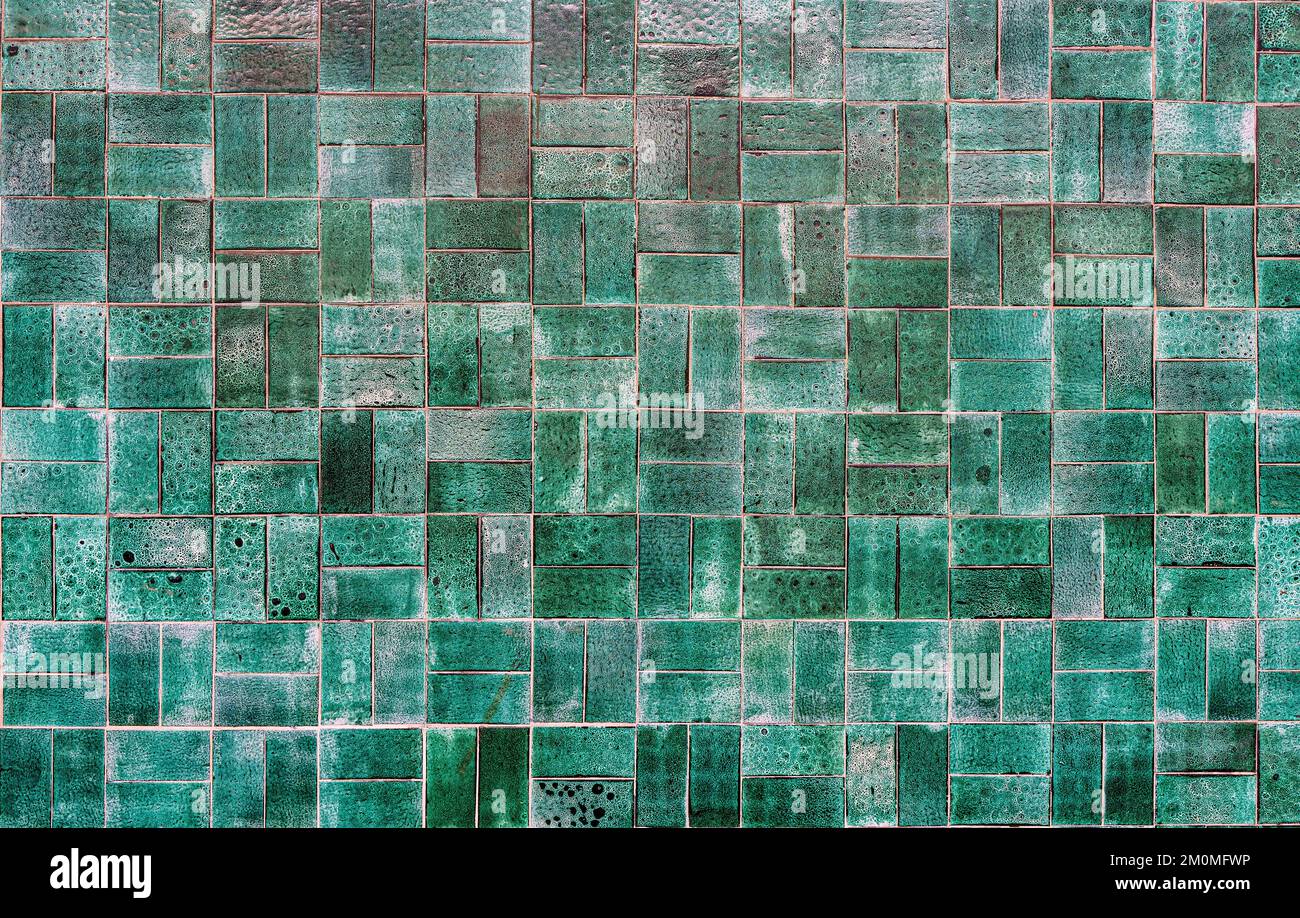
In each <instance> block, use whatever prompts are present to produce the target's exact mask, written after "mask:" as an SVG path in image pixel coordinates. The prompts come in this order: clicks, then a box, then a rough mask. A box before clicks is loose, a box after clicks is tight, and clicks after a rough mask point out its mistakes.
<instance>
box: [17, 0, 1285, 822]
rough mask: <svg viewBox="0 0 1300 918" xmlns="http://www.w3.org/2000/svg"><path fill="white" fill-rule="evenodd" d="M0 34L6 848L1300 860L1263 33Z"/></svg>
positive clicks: (731, 12) (492, 11)
mask: <svg viewBox="0 0 1300 918" xmlns="http://www.w3.org/2000/svg"><path fill="white" fill-rule="evenodd" d="M0 27H2V29H3V38H2V41H0V48H3V52H2V53H0V68H2V74H3V75H2V81H3V82H2V88H3V93H2V94H0V193H2V194H3V201H2V212H0V215H2V219H0V224H2V227H0V278H2V283H0V300H2V305H3V386H2V388H3V411H2V412H0V450H2V452H3V455H2V460H3V466H2V471H0V514H2V517H3V518H2V519H0V588H2V597H0V615H2V628H0V632H2V635H0V636H2V640H3V645H2V650H3V661H4V678H3V686H2V687H0V824H3V825H8V826H44V825H55V826H70V825H103V824H108V825H113V826H128V825H132V826H192V825H201V826H207V825H212V826H262V825H265V826H302V825H309V826H310V825H321V826H339V825H372V826H420V825H427V826H474V825H478V826H521V825H527V824H531V825H536V826H556V825H560V826H573V825H577V826H602V827H603V826H630V825H640V826H682V825H688V824H689V825H691V826H735V825H741V824H743V825H754V826H761V825H792V826H804V825H818V826H820V825H829V826H841V825H853V826H858V825H892V824H899V825H935V824H947V823H951V824H984V823H993V824H1001V823H1018V824H1019V823H1027V824H1045V823H1054V824H1106V825H1146V824H1151V823H1158V824H1185V823H1194V824H1201V823H1255V822H1261V823H1279V822H1292V823H1294V822H1298V821H1300V723H1297V720H1300V372H1297V365H1296V364H1297V359H1298V358H1297V354H1300V311H1298V310H1296V309H1294V307H1296V306H1300V206H1296V205H1300V146H1297V137H1298V136H1300V3H1291V2H1266V3H1252V2H1218V0H1213V2H1182V0H1179V2H1156V3H1154V4H1153V3H1152V2H1149V0H1055V2H1054V3H1053V2H1051V0H847V2H841V0H639V2H635V0H535V2H529V0H428V2H427V5H426V2H425V0H320V2H317V0H214V2H211V3H210V2H209V0H107V3H105V2H104V0H6V2H5V4H4V7H3V21H2V23H0Z"/></svg>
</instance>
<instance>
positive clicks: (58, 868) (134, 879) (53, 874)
mask: <svg viewBox="0 0 1300 918" xmlns="http://www.w3.org/2000/svg"><path fill="white" fill-rule="evenodd" d="M50 866H51V867H53V868H54V869H53V870H51V871H50V888H51V889H129V890H131V895H132V896H133V897H134V898H136V899H148V898H149V893H150V892H151V891H152V889H153V878H152V877H153V856H152V855H149V854H144V855H140V854H82V853H81V850H80V849H78V848H73V849H72V851H71V852H69V853H68V854H56V855H55V856H54V857H52V858H50Z"/></svg>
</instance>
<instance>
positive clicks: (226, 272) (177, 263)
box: [153, 255, 262, 306]
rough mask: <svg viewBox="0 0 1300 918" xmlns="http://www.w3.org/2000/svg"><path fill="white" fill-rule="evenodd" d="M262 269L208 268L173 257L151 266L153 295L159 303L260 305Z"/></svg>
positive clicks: (250, 265)
mask: <svg viewBox="0 0 1300 918" xmlns="http://www.w3.org/2000/svg"><path fill="white" fill-rule="evenodd" d="M261 293H262V266H261V265H260V264H258V263H257V262H255V261H251V262H250V261H227V262H223V263H221V264H212V263H210V262H205V261H189V260H187V259H185V258H182V257H181V256H180V255H177V256H176V258H175V259H174V260H172V261H170V262H166V261H160V262H158V263H157V264H155V265H154V266H153V295H154V297H156V298H157V299H160V300H204V299H209V298H215V299H217V300H224V301H229V300H239V301H241V302H243V303H245V304H247V305H250V306H256V305H257V304H258V303H260V302H261Z"/></svg>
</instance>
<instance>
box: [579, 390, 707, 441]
mask: <svg viewBox="0 0 1300 918" xmlns="http://www.w3.org/2000/svg"><path fill="white" fill-rule="evenodd" d="M595 415H596V426H597V427H617V428H636V427H639V428H642V429H645V428H647V427H648V428H654V429H665V430H669V429H671V430H683V431H685V437H686V439H688V440H698V439H699V438H700V437H702V436H704V412H703V411H702V410H701V409H700V405H699V399H698V398H697V396H696V395H695V393H694V392H675V393H663V392H653V393H648V394H647V393H641V394H640V395H638V394H637V393H636V392H635V391H633V390H632V389H630V388H628V387H627V386H622V387H620V388H619V390H618V393H617V394H615V393H613V392H602V393H600V395H599V396H597V398H596V412H595Z"/></svg>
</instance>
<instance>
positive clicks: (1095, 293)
mask: <svg viewBox="0 0 1300 918" xmlns="http://www.w3.org/2000/svg"><path fill="white" fill-rule="evenodd" d="M1043 273H1044V274H1045V275H1046V277H1047V282H1046V283H1045V284H1044V285H1043V293H1044V294H1045V295H1047V296H1050V297H1052V298H1053V300H1055V301H1058V302H1060V301H1064V302H1067V303H1114V304H1125V305H1129V306H1150V305H1151V304H1152V303H1153V302H1154V301H1155V285H1154V283H1153V280H1152V272H1151V262H1149V261H1135V260H1131V259H1130V260H1125V259H1115V258H1109V259H1096V258H1078V259H1076V258H1075V257H1074V256H1073V255H1066V256H1065V257H1064V258H1060V259H1057V260H1056V261H1053V262H1052V263H1051V264H1049V265H1045V266H1044V267H1043Z"/></svg>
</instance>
